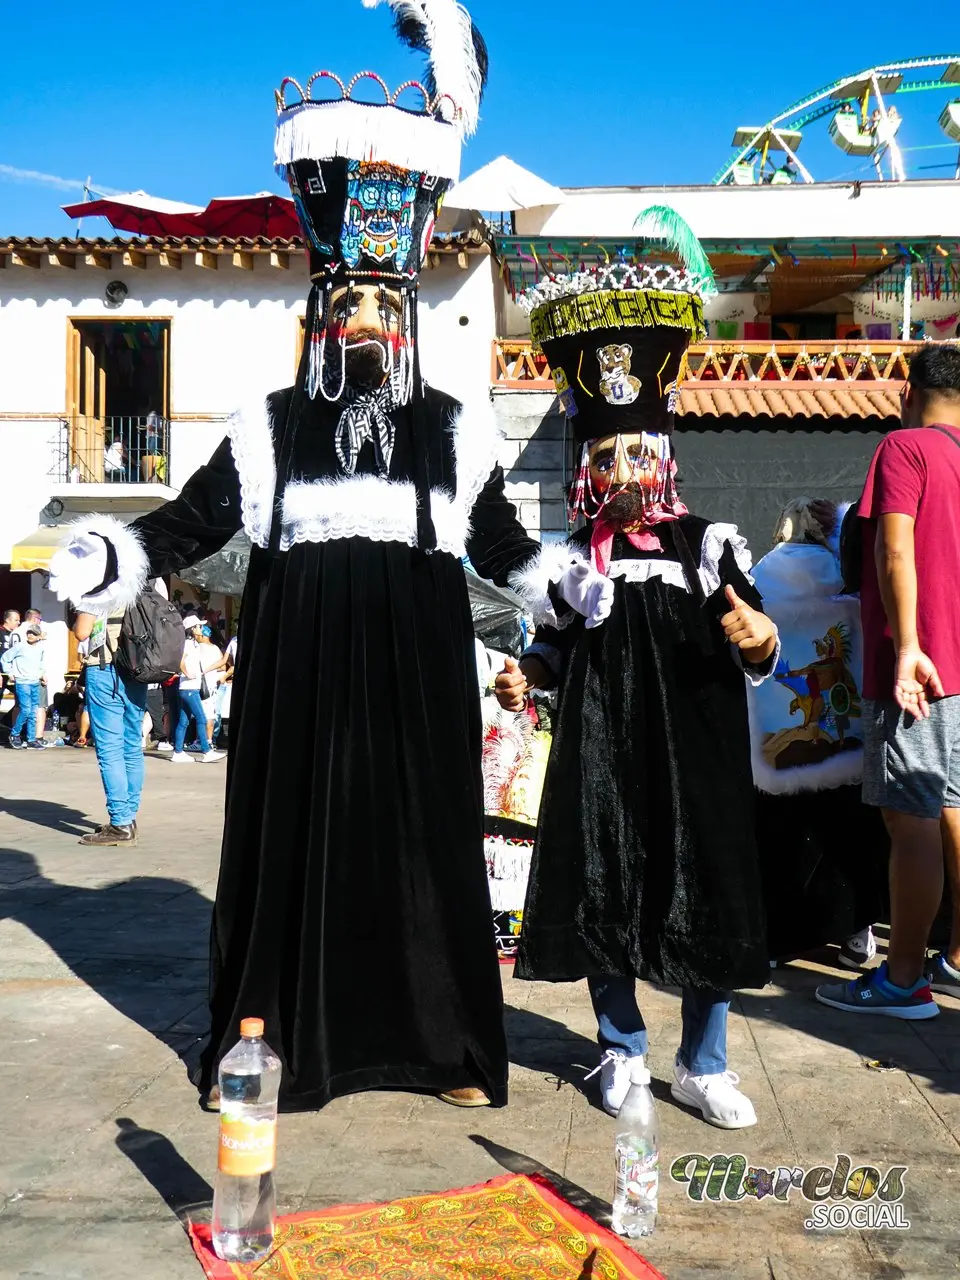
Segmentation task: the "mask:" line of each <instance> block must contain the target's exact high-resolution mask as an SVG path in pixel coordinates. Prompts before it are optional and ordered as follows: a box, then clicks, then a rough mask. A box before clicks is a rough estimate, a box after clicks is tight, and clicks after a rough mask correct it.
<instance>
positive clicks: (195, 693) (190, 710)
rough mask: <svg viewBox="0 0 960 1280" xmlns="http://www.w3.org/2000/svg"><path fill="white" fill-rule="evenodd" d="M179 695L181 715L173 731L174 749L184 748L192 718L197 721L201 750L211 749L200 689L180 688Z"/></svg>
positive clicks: (180, 749)
mask: <svg viewBox="0 0 960 1280" xmlns="http://www.w3.org/2000/svg"><path fill="white" fill-rule="evenodd" d="M177 696H178V697H179V699H180V715H179V717H178V719H177V727H176V729H175V730H174V733H173V749H174V751H182V750H183V743H184V739H185V738H186V736H187V725H188V724H189V723H190V721H191V720H193V721H195V722H196V726H197V740H198V741H199V743H200V750H201V751H209V750H210V739H209V738H208V737H207V718H206V716H205V715H204V714H203V699H202V698H201V697H200V690H199V689H178V690H177Z"/></svg>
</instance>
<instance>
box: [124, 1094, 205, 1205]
mask: <svg viewBox="0 0 960 1280" xmlns="http://www.w3.org/2000/svg"><path fill="white" fill-rule="evenodd" d="M116 1123H117V1128H118V1130H119V1132H118V1134H117V1137H116V1143H117V1148H118V1149H119V1150H120V1151H122V1152H123V1154H124V1155H125V1156H126V1157H127V1159H128V1160H129V1161H131V1163H132V1164H134V1165H136V1167H137V1168H138V1169H139V1171H140V1172H141V1174H143V1177H144V1178H145V1179H146V1181H147V1182H149V1183H150V1185H151V1186H152V1187H153V1189H154V1190H155V1191H156V1192H157V1194H158V1195H159V1196H160V1197H161V1199H162V1200H163V1202H164V1204H166V1205H168V1206H169V1207H170V1209H171V1210H172V1212H173V1213H175V1214H176V1215H177V1217H178V1218H179V1219H180V1221H181V1222H182V1223H183V1225H184V1227H186V1226H187V1225H188V1224H189V1223H191V1222H196V1221H197V1220H198V1218H201V1217H203V1216H205V1214H206V1212H207V1211H208V1210H209V1208H210V1204H211V1202H212V1200H213V1188H212V1187H211V1186H210V1184H209V1182H207V1181H206V1179H205V1178H202V1177H201V1176H200V1174H199V1173H197V1171H196V1169H194V1167H193V1165H192V1164H190V1163H189V1162H188V1161H186V1160H184V1158H183V1156H182V1155H181V1154H180V1152H179V1151H178V1150H177V1149H176V1147H175V1146H174V1145H173V1143H172V1142H171V1141H170V1139H169V1138H165V1137H164V1136H163V1134H162V1133H157V1132H156V1130H154V1129H141V1128H140V1126H139V1125H138V1124H137V1123H136V1121H134V1120H130V1119H128V1118H127V1117H126V1116H120V1117H119V1118H118V1119H117V1122H116Z"/></svg>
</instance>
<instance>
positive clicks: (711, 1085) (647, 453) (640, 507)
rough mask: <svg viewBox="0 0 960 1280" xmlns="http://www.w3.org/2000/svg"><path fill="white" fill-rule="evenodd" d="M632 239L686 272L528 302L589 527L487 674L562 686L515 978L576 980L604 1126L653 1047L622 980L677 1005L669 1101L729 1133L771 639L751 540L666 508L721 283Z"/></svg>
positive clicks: (540, 569)
mask: <svg viewBox="0 0 960 1280" xmlns="http://www.w3.org/2000/svg"><path fill="white" fill-rule="evenodd" d="M642 220H643V222H644V223H645V224H646V225H648V226H651V229H652V230H653V232H654V234H659V233H660V231H661V230H663V231H664V234H665V238H667V240H668V245H669V247H670V248H671V249H672V250H675V251H676V252H677V253H679V254H680V256H681V259H682V261H683V263H684V265H683V266H670V265H653V264H651V262H650V261H649V259H648V258H647V257H644V258H643V259H641V260H640V261H639V262H637V263H635V264H630V263H626V262H619V263H616V264H612V265H609V266H606V267H602V268H600V269H599V270H598V271H596V272H583V271H581V272H580V273H579V274H578V275H577V276H575V277H568V278H566V279H555V278H554V279H550V280H549V281H547V282H545V283H543V284H541V285H539V286H538V287H537V288H535V289H534V290H533V291H532V292H531V293H530V294H528V295H527V302H528V305H529V306H530V307H531V309H532V318H531V327H532V333H533V339H534V342H535V344H537V345H538V346H539V347H540V349H541V350H542V351H543V353H544V354H545V355H546V357H547V359H548V361H549V363H550V367H551V369H552V370H553V373H554V377H555V380H556V384H557V389H558V392H559V395H560V398H561V402H562V403H563V406H564V408H565V411H566V414H567V419H568V422H569V423H570V426H571V428H572V431H573V434H574V437H575V441H576V444H577V445H578V446H579V448H580V459H579V467H578V470H577V472H576V474H575V479H574V484H573V488H572V491H571V507H572V511H571V517H572V518H573V519H579V520H583V521H585V523H583V525H582V527H581V528H579V529H578V530H577V532H575V533H574V534H572V535H571V537H570V539H569V540H568V541H567V542H565V543H563V544H561V545H555V546H548V547H544V549H543V551H542V553H541V555H540V557H539V559H538V561H537V562H536V563H535V564H534V565H532V566H530V567H529V568H528V569H526V570H525V571H524V572H522V573H521V574H518V575H517V576H516V577H515V579H514V585H515V587H516V588H517V589H518V590H519V591H521V592H522V593H523V594H524V596H525V598H526V600H527V603H528V605H529V606H530V608H531V610H532V611H533V613H534V615H535V617H536V619H537V621H538V624H539V625H538V629H537V632H536V636H535V638H534V643H533V644H532V645H531V646H530V647H529V649H528V650H527V651H526V653H525V654H524V655H523V656H522V657H521V659H520V661H519V664H517V663H512V662H508V663H507V664H506V668H507V669H505V670H504V671H503V672H502V673H501V675H500V676H498V678H497V686H496V687H497V692H498V696H499V698H500V703H501V706H502V707H504V708H505V709H507V710H517V709H519V708H520V707H522V705H523V701H524V698H525V696H526V694H527V692H528V691H529V690H530V689H531V688H550V687H557V689H558V707H557V716H556V723H555V726H554V737H553V748H552V752H551V756H550V762H549V765H548V769H547V778H546V783H545V787H544V795H543V803H542V806H541V811H540V825H539V831H538V836H537V844H536V848H535V850H534V856H533V863H532V867H531V873H530V883H529V888H528V892H527V900H526V905H525V908H524V927H523V936H522V938H521V941H520V948H519V955H518V962H517V970H516V972H517V976H518V977H519V978H525V979H531V980H538V981H548V982H572V981H576V980H578V979H581V978H587V979H588V981H589V987H590V994H591V997H592V1000H593V1006H594V1011H595V1013H596V1016H597V1023H598V1028H599V1035H598V1039H599V1042H600V1046H601V1048H602V1049H603V1050H605V1054H604V1057H603V1060H602V1063H601V1066H600V1068H599V1069H600V1073H601V1091H602V1096H603V1104H604V1106H605V1108H606V1109H607V1110H608V1111H609V1112H611V1113H612V1114H614V1115H615V1114H616V1113H617V1111H618V1110H619V1108H620V1106H621V1104H622V1102H623V1099H624V1097H625V1095H626V1092H627V1089H628V1086H629V1075H630V1067H631V1064H632V1062H633V1061H634V1060H636V1059H637V1058H640V1057H642V1056H643V1055H644V1054H645V1053H646V1051H647V1032H646V1028H645V1025H644V1021H643V1018H642V1016H641V1013H640V1010H639V1008H638V1005H637V998H636V980H637V979H638V978H643V979H648V980H651V981H654V982H658V983H664V984H666V985H670V986H676V987H679V988H681V990H682V999H683V1003H682V1018H683V1035H682V1041H681V1044H680V1049H679V1052H678V1054H677V1057H676V1066H675V1073H674V1078H673V1081H672V1085H671V1091H672V1094H673V1096H674V1098H675V1099H676V1100H677V1101H679V1102H681V1103H683V1104H685V1105H687V1106H690V1107H694V1108H697V1109H699V1111H700V1112H701V1114H702V1115H703V1117H704V1119H706V1120H708V1121H710V1122H711V1123H712V1124H715V1125H718V1126H720V1127H722V1128H728V1129H736V1128H742V1127H745V1126H747V1125H752V1124H755V1123H756V1114H755V1112H754V1109H753V1106H752V1104H751V1103H750V1101H749V1099H748V1098H747V1097H746V1096H745V1095H744V1094H743V1093H741V1092H740V1090H739V1089H738V1088H737V1084H738V1081H739V1078H738V1077H737V1076H736V1075H735V1074H733V1073H732V1072H730V1071H728V1070H727V1055H726V1025H727V1011H728V1008H729V1002H730V998H731V995H730V993H731V991H733V990H734V989H736V988H738V987H762V986H763V985H764V984H765V983H766V981H767V979H768V976H769V964H768V955H767V947H766V938H765V927H764V913H763V901H762V892H761V880H760V870H759V864H758V854H757V848H756V840H755V835H754V800H753V781H752V776H751V770H750V739H749V733H748V723H747V699H746V692H745V677H746V679H748V680H750V681H760V680H762V679H764V678H766V677H767V676H768V675H769V674H771V673H772V671H773V669H774V666H775V663H776V660H777V653H778V644H777V632H776V628H775V627H774V625H773V623H772V622H771V621H770V620H769V618H767V617H766V616H765V614H764V613H763V611H762V607H761V599H760V595H759V593H758V592H757V590H756V588H755V586H754V584H753V581H752V578H751V577H750V567H751V561H750V557H749V553H748V551H747V547H746V544H745V542H744V539H743V538H742V537H741V536H740V535H739V534H738V532H737V530H736V528H735V527H734V526H733V525H727V524H712V523H710V522H709V521H707V520H703V519H700V518H698V517H697V516H694V515H691V514H690V513H689V512H688V511H687V509H686V507H685V506H684V505H683V504H682V503H681V502H680V500H679V497H678V494H677V490H676V485H675V473H676V463H675V461H674V450H673V440H672V427H673V409H674V402H675V399H676V386H677V381H678V377H679V375H680V372H681V362H682V360H683V357H684V354H685V351H686V348H687V346H688V344H689V343H690V341H691V340H694V339H697V338H699V337H701V336H702V335H703V303H702V295H703V293H704V292H707V291H709V290H710V289H711V288H714V287H715V286H713V281H712V275H711V273H710V268H709V264H708V263H707V261H706V258H705V256H704V255H703V252H702V250H701V249H700V246H699V244H698V243H697V242H696V240H695V238H694V237H693V236H692V233H690V232H689V229H688V228H686V227H685V224H682V222H681V221H680V219H678V218H677V216H676V214H674V213H673V211H672V210H664V209H658V210H649V211H647V213H646V214H645V215H643V219H642ZM667 228H669V229H670V230H669V232H668V231H667Z"/></svg>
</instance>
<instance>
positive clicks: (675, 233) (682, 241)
mask: <svg viewBox="0 0 960 1280" xmlns="http://www.w3.org/2000/svg"><path fill="white" fill-rule="evenodd" d="M633 225H634V227H635V228H637V229H638V230H640V232H641V234H642V235H643V237H644V239H646V240H658V241H660V243H661V244H663V245H664V247H665V248H667V249H669V250H670V252H671V253H675V254H676V255H677V257H678V258H679V259H680V261H681V262H682V263H683V265H684V266H685V267H686V269H687V270H688V271H689V272H690V274H691V275H692V276H694V277H696V278H697V279H698V280H699V282H700V291H701V293H702V294H703V296H704V297H706V296H708V295H709V294H713V293H716V292H717V286H716V281H715V279H714V275H713V267H711V265H710V260H709V259H708V258H707V255H706V253H705V252H704V248H703V245H702V244H701V243H700V241H699V240H698V239H697V237H696V236H695V235H694V233H693V228H692V227H691V226H690V224H689V222H687V221H686V220H685V219H684V218H681V216H680V214H679V213H677V211H676V209H671V207H670V206H669V205H668V204H652V205H650V206H649V208H647V209H644V210H643V212H642V213H641V214H639V215H638V216H637V219H636V221H635V222H634V224H633Z"/></svg>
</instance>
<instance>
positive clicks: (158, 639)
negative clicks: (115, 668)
mask: <svg viewBox="0 0 960 1280" xmlns="http://www.w3.org/2000/svg"><path fill="white" fill-rule="evenodd" d="M186 638H187V637H186V632H185V631H184V629H183V618H182V617H181V616H180V610H179V609H178V608H177V606H176V605H175V604H171V603H170V601H169V600H164V598H163V596H162V595H161V594H160V592H159V591H155V590H154V588H153V587H147V589H146V590H145V591H144V593H143V594H142V595H141V596H140V598H139V599H138V600H137V602H136V604H132V605H131V606H130V608H129V609H128V610H127V611H126V613H125V614H124V615H123V624H122V626H121V627H120V639H119V641H118V643H117V652H116V658H115V661H116V662H117V664H118V665H119V666H121V667H122V668H123V669H124V671H126V672H128V674H129V675H131V676H133V678H134V680H136V681H138V682H139V683H140V684H162V683H163V682H164V681H165V680H169V679H170V677H171V676H175V675H179V673H180V663H181V662H182V661H183V648H184V644H185V643H186Z"/></svg>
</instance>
